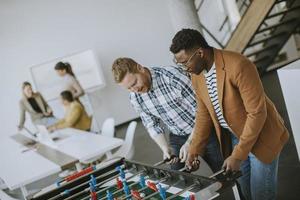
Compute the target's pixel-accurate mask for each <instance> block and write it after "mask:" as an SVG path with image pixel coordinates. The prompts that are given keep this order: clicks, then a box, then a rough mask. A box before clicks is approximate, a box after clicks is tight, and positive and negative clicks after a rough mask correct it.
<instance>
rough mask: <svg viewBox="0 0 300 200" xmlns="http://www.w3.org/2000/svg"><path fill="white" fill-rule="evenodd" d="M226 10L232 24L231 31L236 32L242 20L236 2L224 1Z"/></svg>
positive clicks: (233, 0) (232, 0)
mask: <svg viewBox="0 0 300 200" xmlns="http://www.w3.org/2000/svg"><path fill="white" fill-rule="evenodd" d="M222 2H223V6H224V9H225V11H226V14H227V16H228V19H229V22H230V29H231V31H234V30H235V28H236V26H237V25H238V23H239V22H240V20H241V15H240V12H239V9H238V7H237V4H236V1H235V0H222Z"/></svg>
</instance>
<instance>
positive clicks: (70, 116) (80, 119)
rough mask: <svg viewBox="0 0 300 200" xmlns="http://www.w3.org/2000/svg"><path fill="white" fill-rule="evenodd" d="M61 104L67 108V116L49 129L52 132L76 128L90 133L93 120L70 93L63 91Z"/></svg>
mask: <svg viewBox="0 0 300 200" xmlns="http://www.w3.org/2000/svg"><path fill="white" fill-rule="evenodd" d="M60 97H61V102H62V104H63V105H64V107H65V110H66V112H65V116H64V118H63V119H61V120H59V121H58V122H57V123H55V124H54V125H52V126H50V127H48V130H49V131H50V132H53V131H55V130H58V129H63V128H76V129H80V130H84V131H89V130H90V127H91V118H90V117H89V116H88V114H87V113H86V111H85V110H84V107H83V106H82V105H81V104H80V103H79V102H78V101H76V100H75V99H74V97H73V95H72V93H71V92H70V91H68V90H67V91H63V92H62V93H61V94H60Z"/></svg>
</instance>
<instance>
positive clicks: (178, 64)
mask: <svg viewBox="0 0 300 200" xmlns="http://www.w3.org/2000/svg"><path fill="white" fill-rule="evenodd" d="M197 51H198V49H197V50H196V51H195V52H194V53H193V55H191V56H190V57H189V59H188V60H187V61H186V62H183V63H180V62H177V60H176V58H175V57H174V58H173V62H174V63H175V64H176V65H177V66H178V67H182V68H183V69H184V70H187V69H189V67H188V66H187V64H188V63H189V62H190V61H191V60H192V58H193V57H194V56H195V55H196V53H197Z"/></svg>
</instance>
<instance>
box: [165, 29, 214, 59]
mask: <svg viewBox="0 0 300 200" xmlns="http://www.w3.org/2000/svg"><path fill="white" fill-rule="evenodd" d="M195 47H202V48H205V49H208V48H211V47H210V46H209V45H208V44H207V42H206V40H205V39H204V37H203V36H202V34H201V33H200V32H199V31H197V30H194V29H182V30H181V31H178V32H177V33H176V34H175V36H174V38H173V39H172V44H171V46H170V51H171V52H172V53H174V54H176V53H178V52H179V51H181V50H190V49H193V48H195Z"/></svg>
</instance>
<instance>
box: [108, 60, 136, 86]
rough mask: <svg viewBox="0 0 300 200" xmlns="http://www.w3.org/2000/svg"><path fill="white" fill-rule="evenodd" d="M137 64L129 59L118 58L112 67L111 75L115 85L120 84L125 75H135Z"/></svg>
mask: <svg viewBox="0 0 300 200" xmlns="http://www.w3.org/2000/svg"><path fill="white" fill-rule="evenodd" d="M137 72H138V64H137V62H135V61H134V60H133V59H131V58H118V59H116V60H115V61H114V63H113V65H112V73H113V76H114V79H115V81H116V83H120V82H121V81H122V80H123V79H124V77H125V75H126V74H127V73H137Z"/></svg>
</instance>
